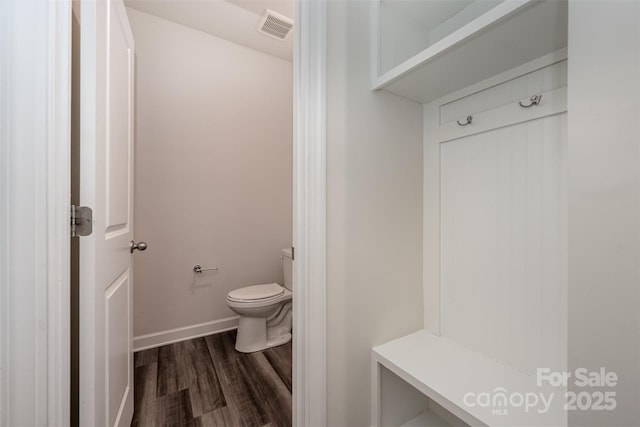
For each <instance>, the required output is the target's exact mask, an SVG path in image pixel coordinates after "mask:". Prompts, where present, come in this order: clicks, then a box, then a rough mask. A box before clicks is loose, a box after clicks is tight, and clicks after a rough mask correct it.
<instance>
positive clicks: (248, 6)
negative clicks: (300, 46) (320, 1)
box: [125, 0, 295, 61]
mask: <svg viewBox="0 0 640 427" xmlns="http://www.w3.org/2000/svg"><path fill="white" fill-rule="evenodd" d="M125 4H126V5H127V7H131V8H133V9H137V10H139V11H141V12H146V13H148V14H151V15H155V16H157V17H160V18H164V19H167V20H169V21H173V22H176V23H178V24H182V25H185V26H187V27H191V28H194V29H196V30H200V31H204V32H206V33H209V34H212V35H214V36H216V37H220V38H223V39H226V40H229V41H231V42H234V43H237V44H240V45H243V46H246V47H249V48H251V49H256V50H260V51H262V52H265V53H268V54H270V55H274V56H277V57H280V58H283V59H286V60H288V61H291V60H292V58H293V35H291V34H290V35H289V37H287V39H286V40H284V41H282V40H276V39H273V38H271V37H267V36H265V35H263V34H260V33H258V32H257V31H256V27H257V25H258V20H259V19H260V15H262V12H263V11H264V10H265V9H271V10H273V11H274V12H278V13H280V14H282V15H285V16H287V17H289V18H292V19H293V0H228V1H225V0H125ZM294 31H295V23H294Z"/></svg>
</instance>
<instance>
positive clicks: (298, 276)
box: [0, 0, 327, 426]
mask: <svg viewBox="0 0 640 427" xmlns="http://www.w3.org/2000/svg"><path fill="white" fill-rule="evenodd" d="M33 5H35V6H33ZM30 7H33V9H31V10H30V9H29V8H30ZM326 8H327V2H326V0H299V1H296V3H295V19H296V22H297V25H296V26H297V31H295V43H294V46H295V47H294V142H293V147H294V148H293V149H294V174H293V176H294V207H293V209H294V230H293V233H294V246H295V247H296V254H295V257H296V258H295V262H294V295H295V297H294V298H295V300H296V304H295V305H294V322H295V325H296V326H295V328H296V333H295V334H294V345H293V347H294V350H293V352H294V360H293V366H294V384H293V390H294V392H293V395H294V403H293V405H294V418H293V419H294V425H298V426H323V425H326V178H325V177H326V157H325V150H326V141H325V104H326V102H325V94H326V81H325V78H326V77H325V76H326V19H327V18H326ZM33 10H37V11H39V12H40V11H42V13H36V14H35V16H34V14H33ZM0 12H1V13H0V23H7V22H12V23H20V25H0V31H1V34H0V35H1V36H2V37H0V43H2V46H1V47H2V48H3V49H2V51H3V52H8V54H4V55H2V56H0V76H2V78H0V89H2V93H3V94H8V96H3V99H2V100H1V102H0V124H1V125H2V126H1V127H0V129H2V138H3V140H6V141H7V143H6V144H1V145H0V166H2V167H0V178H1V179H0V213H1V215H0V217H1V218H2V221H0V232H1V233H0V234H2V235H3V236H7V238H6V239H3V241H2V242H0V424H2V425H5V424H12V422H11V421H14V420H20V421H21V422H23V423H24V422H25V420H26V423H27V424H39V425H68V424H69V422H70V410H69V402H70V394H69V393H70V388H69V378H70V367H69V366H70V349H69V342H70V324H69V313H70V298H69V292H70V270H69V259H70V254H69V252H70V249H69V235H70V234H69V233H70V226H69V220H68V214H69V200H70V198H69V188H70V178H69V175H70V174H69V171H70V167H71V165H70V111H71V107H70V106H71V98H70V92H71V13H72V12H71V0H55V1H53V0H38V1H37V2H22V1H20V0H10V1H8V2H2V4H1V6H0ZM25 31H28V34H29V35H30V36H31V38H30V40H31V43H33V46H27V44H26V43H24V40H19V37H20V36H21V35H23V34H25ZM30 48H33V49H32V50H33V51H36V49H38V50H37V52H38V53H39V54H40V55H39V59H34V63H33V64H32V65H33V67H32V68H33V69H30V71H32V72H30V73H20V72H12V70H13V68H12V67H13V65H12V64H15V60H16V57H20V58H23V57H24V56H26V55H25V54H23V53H24V52H25V51H27V50H28V49H30ZM11 55H14V57H12V56H11ZM35 61H39V62H38V63H35ZM43 64H44V65H45V66H44V67H36V65H43ZM34 78H36V79H38V81H40V82H42V83H43V84H40V85H35V86H33V79H34ZM24 87H32V89H33V91H32V96H31V97H25V96H23V94H22V93H18V91H16V90H15V88H24ZM10 89H11V90H10ZM15 105H21V106H23V107H26V108H32V109H33V110H34V111H40V110H38V107H39V106H44V108H45V111H43V112H42V114H41V115H35V114H34V115H19V114H12V115H8V114H7V112H8V109H9V108H12V107H14V106H15ZM19 129H34V131H33V132H32V133H31V134H30V135H33V136H34V140H33V142H32V146H35V147H37V148H38V149H36V150H34V151H33V152H31V155H30V156H20V155H13V154H19V149H20V148H19V147H20V146H21V145H22V146H24V142H25V141H24V140H19V139H18V138H15V140H12V139H11V136H12V133H11V132H12V131H14V132H17V130H19ZM5 137H6V138H5ZM9 159H10V160H11V162H10V164H9ZM16 171H20V177H23V178H25V179H9V178H12V177H14V176H15V175H11V174H12V173H14V174H15V173H17V172H16ZM25 194H28V195H34V197H30V198H27V199H28V200H29V202H30V203H31V204H33V205H36V206H29V205H25V208H32V209H34V216H35V221H36V223H35V224H34V223H33V222H22V221H18V220H16V221H13V219H14V217H15V216H16V215H15V214H16V209H15V202H16V200H17V199H19V198H20V196H22V197H23V198H24V195H25ZM12 215H13V216H12ZM36 256H37V257H36ZM25 260H26V261H25ZM25 263H26V264H27V265H28V269H24V268H21V267H24V265H25ZM34 278H35V280H34ZM26 288H28V289H29V290H30V292H32V294H26V293H24V292H22V291H23V290H24V289H26ZM33 294H35V295H36V296H37V298H32V295H33ZM28 315H31V318H32V319H34V318H35V319H36V321H34V322H28V323H25V322H24V319H25V316H28ZM13 325H19V328H18V327H13ZM24 337H34V339H32V340H25V339H19V338H24ZM27 355H39V357H36V358H34V365H32V366H30V367H29V368H30V372H28V373H27V372H25V370H24V369H20V368H22V366H21V365H20V359H21V358H22V357H25V356H27ZM25 375H29V378H28V379H29V380H28V381H25V378H24V376H25ZM34 398H35V399H36V402H39V403H37V405H36V406H37V408H36V410H35V411H34V410H33V409H34V407H33V402H34ZM27 403H28V404H27Z"/></svg>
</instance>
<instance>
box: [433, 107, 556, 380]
mask: <svg viewBox="0 0 640 427" xmlns="http://www.w3.org/2000/svg"><path fill="white" fill-rule="evenodd" d="M565 122H566V113H563V114H558V115H554V116H549V117H544V118H538V119H535V120H531V121H528V122H525V123H520V124H516V125H512V126H508V127H503V128H498V129H495V130H492V131H489V132H485V133H480V134H476V135H471V136H467V137H463V138H459V139H456V140H452V141H449V142H446V143H443V144H441V147H440V150H441V151H440V153H441V256H442V261H441V269H442V270H441V310H442V312H441V313H442V314H441V320H442V334H443V335H445V336H448V337H451V338H453V339H456V340H457V341H460V342H461V343H463V344H465V345H467V346H468V347H470V348H472V349H476V350H478V351H481V352H482V353H484V354H486V355H487V356H490V357H495V358H496V359H498V360H500V361H503V362H506V363H508V364H510V365H512V366H514V367H515V368H517V369H520V370H523V371H525V372H531V373H534V372H535V369H536V368H537V367H551V368H556V369H560V368H561V367H563V366H564V360H565V351H566V350H565V347H566V341H565V339H564V337H565V334H566V307H565V305H566V304H565V303H564V302H563V301H564V298H565V292H566V289H565V280H566V278H565V277H564V274H563V270H562V268H563V267H562V266H563V256H564V255H563V251H562V247H563V246H564V235H565V233H566V227H565V225H564V224H565V221H564V219H563V218H564V217H565V208H564V205H565V195H564V193H565V191H564V185H565V184H564V178H563V174H564V172H563V171H564V169H565V160H564V158H565V155H564V152H565V147H564V146H565V144H566V125H565Z"/></svg>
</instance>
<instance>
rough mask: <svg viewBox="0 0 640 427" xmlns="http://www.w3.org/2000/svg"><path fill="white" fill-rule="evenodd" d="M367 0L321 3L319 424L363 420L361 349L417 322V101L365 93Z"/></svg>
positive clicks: (366, 394)
mask: <svg viewBox="0 0 640 427" xmlns="http://www.w3.org/2000/svg"><path fill="white" fill-rule="evenodd" d="M369 6H370V5H369V2H353V1H348V2H344V1H331V2H328V28H329V32H328V46H327V51H328V52H327V54H328V70H327V82H328V92H327V425H330V426H332V427H341V426H367V425H370V399H371V397H370V396H371V395H370V392H371V390H370V349H371V347H372V346H374V345H377V344H381V343H383V342H386V341H388V340H390V339H393V338H397V337H400V336H403V335H406V334H407V333H410V332H413V331H416V330H418V329H420V328H421V326H422V285H421V283H422V106H421V105H419V104H416V103H413V102H411V101H408V100H405V99H403V98H400V97H397V96H395V95H391V94H388V93H383V92H377V93H374V92H372V91H371V82H370V81H369V75H370V73H369V64H370V62H369V60H370V57H369V54H370V50H369V43H370V39H369Z"/></svg>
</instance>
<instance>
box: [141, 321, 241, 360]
mask: <svg viewBox="0 0 640 427" xmlns="http://www.w3.org/2000/svg"><path fill="white" fill-rule="evenodd" d="M239 318H240V316H233V317H227V318H225V319H220V320H213V321H211V322H205V323H199V324H197V325H191V326H184V327H182V328H176V329H169V330H166V331H160V332H154V333H152V334H147V335H140V336H138V337H133V351H134V352H136V351H140V350H146V349H148V348H154V347H160V346H162V345H167V344H172V343H174V342H179V341H185V340H189V339H192V338H199V337H204V336H206V335H211V334H216V333H219V332H224V331H230V330H231V329H236V328H237V327H238V319H239Z"/></svg>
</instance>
